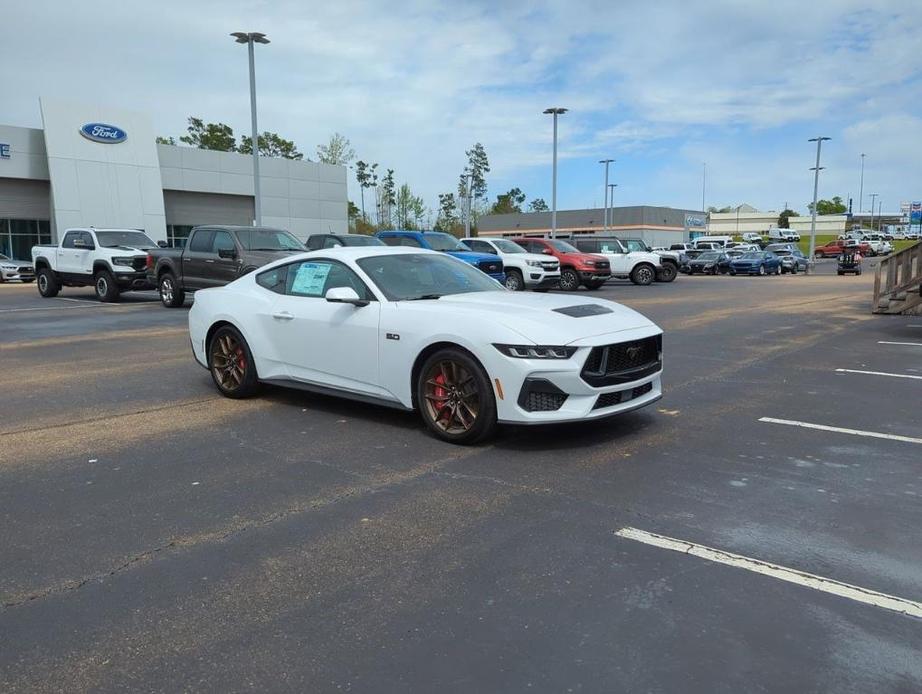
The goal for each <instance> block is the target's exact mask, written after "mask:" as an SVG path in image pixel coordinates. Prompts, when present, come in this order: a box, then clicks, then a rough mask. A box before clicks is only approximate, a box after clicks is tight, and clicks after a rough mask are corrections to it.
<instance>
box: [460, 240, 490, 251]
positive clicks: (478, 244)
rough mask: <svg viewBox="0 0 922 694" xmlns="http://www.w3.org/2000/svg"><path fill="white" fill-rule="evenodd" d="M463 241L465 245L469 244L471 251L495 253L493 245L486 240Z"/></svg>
mask: <svg viewBox="0 0 922 694" xmlns="http://www.w3.org/2000/svg"><path fill="white" fill-rule="evenodd" d="M464 243H465V245H467V246H470V248H471V250H472V251H477V252H478V253H496V251H494V250H493V246H491V245H490V244H488V243H487V242H486V241H474V240H473V239H471V240H470V241H465V242H464Z"/></svg>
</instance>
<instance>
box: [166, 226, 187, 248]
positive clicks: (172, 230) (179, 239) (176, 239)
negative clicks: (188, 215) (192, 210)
mask: <svg viewBox="0 0 922 694" xmlns="http://www.w3.org/2000/svg"><path fill="white" fill-rule="evenodd" d="M190 231H192V225H185V224H167V227H166V234H167V239H168V240H169V244H170V247H172V248H184V247H185V245H186V241H188V240H189V232H190Z"/></svg>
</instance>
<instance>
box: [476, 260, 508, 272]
mask: <svg viewBox="0 0 922 694" xmlns="http://www.w3.org/2000/svg"><path fill="white" fill-rule="evenodd" d="M478 267H479V268H480V269H481V270H483V271H484V272H486V273H488V274H494V273H497V272H502V271H503V264H502V263H498V262H496V261H495V260H484V261H482V262H481V263H480V264H479V265H478Z"/></svg>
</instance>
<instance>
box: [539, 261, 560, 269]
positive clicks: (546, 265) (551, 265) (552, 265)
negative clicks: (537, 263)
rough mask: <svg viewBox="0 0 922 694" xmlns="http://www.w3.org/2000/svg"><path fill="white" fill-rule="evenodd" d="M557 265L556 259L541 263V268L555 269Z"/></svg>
mask: <svg viewBox="0 0 922 694" xmlns="http://www.w3.org/2000/svg"><path fill="white" fill-rule="evenodd" d="M559 267H560V265H559V264H558V263H557V261H554V262H550V263H541V268H542V269H544V270H557V269H558V268H559Z"/></svg>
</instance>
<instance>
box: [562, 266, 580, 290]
mask: <svg viewBox="0 0 922 694" xmlns="http://www.w3.org/2000/svg"><path fill="white" fill-rule="evenodd" d="M560 288H561V289H563V290H564V291H565V292H575V291H576V290H577V289H579V275H577V274H576V270H571V269H570V268H566V269H564V270H561V271H560Z"/></svg>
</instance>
